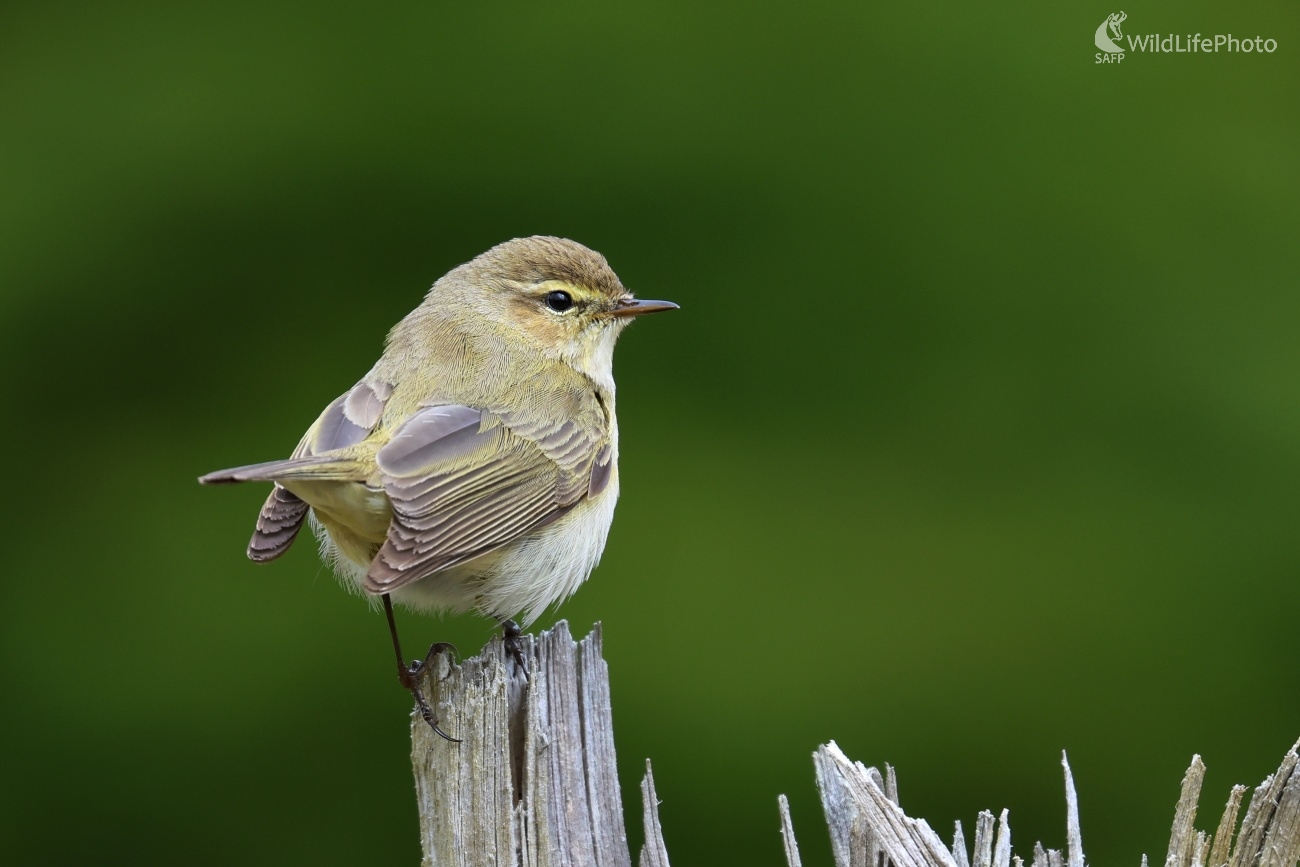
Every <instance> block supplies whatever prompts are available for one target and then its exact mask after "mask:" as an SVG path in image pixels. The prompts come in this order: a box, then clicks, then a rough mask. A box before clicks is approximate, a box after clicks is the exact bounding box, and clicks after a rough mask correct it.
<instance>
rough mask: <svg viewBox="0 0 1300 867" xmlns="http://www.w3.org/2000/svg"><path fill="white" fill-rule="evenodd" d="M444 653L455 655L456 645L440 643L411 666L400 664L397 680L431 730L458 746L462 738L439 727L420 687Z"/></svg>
mask: <svg viewBox="0 0 1300 867" xmlns="http://www.w3.org/2000/svg"><path fill="white" fill-rule="evenodd" d="M444 652H451V653H455V652H456V648H455V646H454V645H451V644H448V643H446V642H445V641H443V642H438V643H437V644H433V645H431V646H430V647H429V652H428V653H427V654H426V655H425V657H424V659H417V660H415V661H414V662H412V663H411V664H410V665H402V664H400V663H399V664H398V666H397V680H398V681H399V682H400V683H401V684H402V688H403V689H405V690H406V691H407V692H409V693H410V694H411V698H413V699H415V706H416V707H418V708H419V709H420V717H421V719H423V720H424V721H425V722H426V723H428V724H429V728H431V729H433V732H434V734H436V735H438V736H439V737H441V738H444V739H446V740H449V741H451V742H452V743H453V744H458V743H460V738H453V737H452V736H451V735H449V734H447V733H446V732H445V731H443V730H442V726H441V725H439V720H438V715H437V714H435V713H434V712H433V708H432V707H430V706H429V702H428V700H427V699H426V698H425V697H424V690H423V689H422V688H421V687H420V678H421V677H423V676H424V672H425V671H427V670H428V668H429V666H430V665H432V664H433V659H434V657H436V656H437V655H438V654H440V653H444Z"/></svg>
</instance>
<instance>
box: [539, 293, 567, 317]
mask: <svg viewBox="0 0 1300 867" xmlns="http://www.w3.org/2000/svg"><path fill="white" fill-rule="evenodd" d="M546 306H547V307H549V308H551V309H552V310H554V311H555V312H556V313H563V312H564V311H565V310H568V309H569V308H570V307H572V306H573V296H572V295H570V294H569V293H568V292H548V293H546Z"/></svg>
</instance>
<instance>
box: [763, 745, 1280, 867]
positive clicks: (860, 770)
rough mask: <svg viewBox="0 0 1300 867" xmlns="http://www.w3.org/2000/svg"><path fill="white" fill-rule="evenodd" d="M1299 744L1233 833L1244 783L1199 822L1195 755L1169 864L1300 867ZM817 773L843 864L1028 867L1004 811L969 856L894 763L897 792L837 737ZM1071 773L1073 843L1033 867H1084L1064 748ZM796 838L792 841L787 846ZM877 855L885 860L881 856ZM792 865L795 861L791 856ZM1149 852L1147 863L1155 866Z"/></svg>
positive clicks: (982, 819) (958, 834)
mask: <svg viewBox="0 0 1300 867" xmlns="http://www.w3.org/2000/svg"><path fill="white" fill-rule="evenodd" d="M1298 749H1300V743H1297V744H1296V745H1295V746H1293V747H1292V748H1291V750H1290V752H1288V753H1287V754H1286V756H1285V757H1284V758H1283V759H1282V765H1281V767H1279V768H1278V770H1277V773H1275V774H1272V775H1271V776H1269V777H1268V778H1267V779H1265V780H1264V782H1262V783H1261V784H1260V785H1259V786H1258V787H1257V788H1256V789H1255V791H1254V794H1253V795H1252V796H1251V798H1250V804H1249V806H1248V807H1247V808H1246V816H1245V818H1243V819H1242V821H1241V830H1240V831H1238V832H1237V834H1236V835H1235V845H1234V835H1233V829H1234V827H1235V825H1236V822H1237V813H1238V811H1239V810H1240V808H1241V802H1242V798H1243V796H1244V795H1245V792H1246V787H1245V786H1235V787H1233V789H1232V792H1231V793H1230V794H1229V796H1228V803H1227V806H1226V807H1225V808H1224V811H1223V815H1222V818H1220V819H1219V824H1218V827H1217V828H1216V829H1215V831H1214V833H1212V834H1211V833H1207V832H1205V831H1198V830H1196V827H1195V821H1196V811H1197V805H1198V803H1199V801H1200V795H1201V787H1202V783H1203V782H1204V780H1205V764H1204V763H1203V762H1202V761H1201V757H1200V756H1193V757H1192V763H1191V766H1190V767H1188V769H1187V774H1186V775H1185V776H1184V777H1183V783H1182V787H1181V791H1180V794H1179V798H1178V804H1177V806H1176V807H1175V810H1174V821H1173V827H1172V830H1171V833H1170V839H1169V850H1168V853H1167V854H1166V856H1165V867H1296V865H1297V864H1300V758H1298V757H1297V750H1298ZM813 764H814V766H815V767H816V771H817V788H818V790H819V791H820V792H821V797H822V809H823V810H824V811H825V813H826V824H827V826H828V827H829V829H830V835H831V849H832V853H833V855H834V858H835V865H836V867H857V865H859V864H869V865H873V867H875V865H884V867H888V865H891V864H892V865H893V867H968V865H970V867H1011V865H1012V864H1014V865H1016V867H1021V865H1022V864H1023V862H1022V860H1021V859H1020V858H1019V856H1015V855H1013V854H1012V852H1011V828H1010V825H1009V823H1008V821H1007V811H1006V810H1003V811H1002V814H1001V816H1000V817H999V819H998V820H997V823H996V832H995V824H994V819H993V814H992V813H990V812H988V811H984V812H982V813H980V814H979V817H978V819H977V820H976V822H975V845H974V851H973V853H972V854H971V857H970V858H967V855H966V837H965V834H964V833H963V831H962V827H961V823H960V822H958V823H957V827H956V831H955V832H954V834H953V844H952V847H951V848H950V849H948V848H945V847H944V846H943V844H942V843H941V842H940V841H939V838H938V836H937V835H936V834H935V833H934V832H933V831H932V830H930V826H929V825H927V824H926V823H925V822H923V821H921V820H920V819H913V818H909V817H908V816H906V815H905V814H904V813H903V811H902V809H900V808H899V806H898V804H897V795H896V792H897V782H896V780H895V779H894V776H893V773H892V771H893V769H892V768H891V769H890V774H889V779H890V783H889V786H888V789H889V790H890V791H892V792H894V793H895V797H894V798H890V797H889V793H888V792H887V790H886V787H885V785H884V784H883V783H882V781H881V776H880V772H879V771H877V770H876V769H875V768H868V767H866V766H864V765H863V764H862V763H861V762H853V761H850V760H849V759H848V757H847V756H845V755H844V753H843V752H841V751H840V748H839V747H838V746H836V745H835V743H834V741H832V742H831V743H829V744H826V745H824V746H822V747H820V748H818V750H817V752H815V753H814V754H813ZM1061 767H1062V769H1063V771H1064V774H1065V803H1066V845H1065V850H1064V852H1062V851H1061V850H1059V849H1045V848H1044V847H1043V844H1042V843H1035V844H1034V849H1033V858H1032V860H1031V861H1030V865H1031V867H1085V865H1086V862H1085V859H1084V855H1083V839H1082V833H1081V831H1080V828H1079V799H1078V794H1077V792H1076V790H1075V786H1074V776H1073V774H1072V773H1071V772H1070V763H1069V761H1068V760H1067V758H1066V757H1065V755H1064V754H1062V755H1061ZM781 797H782V808H781V810H782V812H781V815H782V822H783V825H782V834H783V836H787V837H788V839H789V840H790V841H793V837H794V829H793V828H790V829H789V830H788V831H787V830H786V828H785V823H788V820H789V809H788V805H787V804H786V803H785V801H784V797H785V796H784V795H782V796H781ZM789 846H790V843H787V850H788V848H789ZM878 856H879V859H878ZM790 863H791V864H793V863H794V862H790ZM1147 864H1148V862H1147V857H1146V855H1143V856H1142V867H1147Z"/></svg>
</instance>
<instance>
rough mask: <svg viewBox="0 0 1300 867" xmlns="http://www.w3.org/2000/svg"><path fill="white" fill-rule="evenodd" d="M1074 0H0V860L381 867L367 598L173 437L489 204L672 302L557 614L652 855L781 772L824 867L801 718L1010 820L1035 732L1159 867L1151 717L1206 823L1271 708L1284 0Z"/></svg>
mask: <svg viewBox="0 0 1300 867" xmlns="http://www.w3.org/2000/svg"><path fill="white" fill-rule="evenodd" d="M1113 11H1117V7H1111V6H1105V5H1087V4H1073V5H1072V8H1069V9H1067V8H1065V7H1063V6H1061V5H1060V4H1042V3H1028V2H1023V0H1022V2H1015V3H1010V4H1002V5H997V6H996V7H989V6H987V4H984V5H978V6H977V5H976V4H963V3H955V2H947V3H942V4H935V3H924V4H900V3H888V4H884V3H871V4H867V3H842V4H799V5H795V4H775V3H754V2H750V3H734V2H732V3H718V4H710V5H708V6H707V7H706V6H704V5H703V4H692V3H674V4H611V3H595V2H591V3H580V4H569V3H565V4H556V3H505V4H441V3H433V2H425V3H403V4H393V5H391V6H388V7H383V8H381V7H364V6H363V5H359V4H355V3H323V2H319V0H318V2H314V3H300V4H266V3H224V4H219V5H218V4H210V5H208V6H207V7H200V6H198V5H191V6H186V7H184V8H182V7H181V6H180V5H178V4H166V3H119V4H76V3H64V4H57V3H49V4H27V5H26V6H25V7H20V8H14V7H11V8H9V9H8V10H7V11H6V12H5V14H4V24H3V27H2V28H0V106H2V108H0V190H3V192H2V194H0V358H3V364H4V376H3V378H2V381H3V385H2V386H0V387H2V388H3V392H2V395H3V402H4V406H5V407H6V413H5V415H6V417H7V418H8V422H7V423H5V425H4V428H5V434H4V436H5V442H4V444H3V446H4V454H5V457H6V460H7V462H8V464H9V466H10V479H11V481H13V482H14V486H13V487H12V488H10V493H9V496H8V498H7V503H6V507H5V511H6V513H7V519H6V526H7V527H8V528H9V533H10V541H11V543H12V545H13V547H12V548H11V550H10V553H9V555H8V556H7V558H6V559H7V567H6V570H5V571H6V574H7V580H6V581H5V598H4V604H3V606H0V648H2V652H0V677H2V678H3V680H2V682H0V690H2V691H3V694H4V712H3V713H2V714H0V736H2V737H3V740H4V743H5V744H6V745H7V746H6V747H5V759H4V772H3V774H0V780H2V781H0V798H2V799H3V803H0V852H3V855H2V856H0V858H2V859H3V860H4V861H5V863H10V864H33V865H45V864H74V863H75V864H100V863H102V864H107V863H186V864H193V865H224V864H231V863H242V864H268V865H269V864H297V863H302V864H314V865H334V864H339V865H343V864H393V865H401V864H414V863H416V862H417V859H418V854H419V852H418V841H417V835H416V818H415V806H414V799H413V796H412V790H411V781H410V771H409V766H408V763H407V758H406V753H407V748H408V742H407V733H406V713H407V710H408V706H409V701H408V697H407V696H406V695H405V694H404V693H403V692H401V691H400V690H399V689H398V688H397V686H396V684H395V683H394V678H393V676H392V671H391V662H390V659H389V655H388V654H389V652H390V650H389V646H388V639H387V635H386V633H385V628H384V625H383V620H382V617H381V616H380V615H377V614H376V613H374V612H372V611H369V610H368V609H367V608H366V606H365V605H364V604H362V603H361V602H360V601H359V600H357V599H356V598H354V597H351V596H349V595H347V594H346V593H344V592H341V591H340V590H339V588H338V587H337V586H336V582H335V580H334V578H333V577H331V575H330V574H328V572H327V571H326V570H325V569H323V568H322V567H321V566H320V565H319V564H318V561H317V559H316V557H315V554H314V551H313V546H312V545H311V544H310V542H300V544H299V545H298V546H297V547H296V548H295V550H293V551H292V552H291V553H290V554H289V555H288V556H287V557H286V558H285V559H284V560H282V561H280V562H277V563H275V564H273V565H270V566H261V567H259V566H255V565H253V564H252V563H250V562H249V561H247V560H246V559H244V555H243V547H244V545H245V543H246V540H247V537H248V535H249V532H250V531H251V528H252V523H253V519H254V516H255V513H256V511H257V508H258V506H259V504H260V503H261V501H262V499H263V497H264V496H265V490H263V489H262V488H261V487H258V486H249V487H247V488H240V489H220V490H211V489H201V488H200V487H199V486H198V485H196V484H195V482H194V479H195V477H196V476H198V475H199V474H200V473H203V472H206V471H209V470H213V469H216V468H219V467H225V466H229V465H232V464H238V463H245V462H251V461H258V460H266V459H270V458H274V457H279V456H282V455H284V454H286V453H287V452H288V450H289V449H291V448H292V446H293V445H294V443H295V442H296V441H297V439H298V437H299V435H300V433H301V432H302V430H303V429H304V428H305V427H306V426H307V425H308V424H309V423H310V422H311V420H312V419H313V418H314V417H315V415H316V413H317V412H318V411H319V410H320V409H321V408H322V407H323V406H324V405H325V404H326V403H327V402H328V401H329V400H331V399H332V398H333V397H335V396H336V395H337V394H339V393H340V392H342V391H343V390H344V389H346V388H347V387H348V386H350V385H351V384H352V383H353V382H354V381H355V380H356V379H357V378H358V377H359V376H360V374H362V373H363V372H364V371H365V370H366V369H368V367H369V365H370V364H371V362H372V361H373V359H374V358H375V357H376V355H377V353H378V352H379V350H380V347H381V341H382V338H383V335H384V334H385V332H386V330H387V329H388V327H389V326H390V325H391V324H392V323H393V322H395V321H396V320H397V319H398V318H400V317H401V316H402V315H403V314H405V313H406V312H407V311H408V310H409V309H410V308H411V307H413V306H414V305H415V304H416V302H417V301H418V300H419V299H420V298H421V297H422V295H423V293H424V291H425V290H426V288H427V287H428V285H429V284H430V283H431V282H432V281H433V280H434V279H436V278H437V277H438V276H440V275H441V274H442V273H443V272H444V271H446V270H447V269H448V268H450V267H451V266H453V265H455V264H457V263H460V262H462V261H465V260H466V259H468V258H470V257H472V256H474V255H475V254H477V253H479V252H481V251H482V250H484V249H486V248H487V247H489V246H491V245H493V244H495V243H497V242H499V241H502V240H504V239H506V238H510V237H514V236H518V235H524V234H531V233H538V232H542V233H550V234H559V235H565V236H569V237H572V238H576V239H578V240H581V241H582V242H584V243H586V244H588V245H590V246H592V247H594V248H596V249H598V250H600V251H602V252H604V253H605V254H606V255H607V256H608V258H609V259H610V261H611V263H612V264H613V265H614V267H615V268H616V270H617V271H618V272H619V274H620V275H621V276H622V277H623V279H624V282H625V283H626V284H627V285H628V286H629V287H631V288H632V289H633V290H634V291H636V292H638V293H639V294H641V295H642V296H644V297H651V298H657V297H665V298H670V299H672V300H675V301H678V302H679V303H681V305H682V308H683V309H682V311H681V312H680V313H676V314H673V315H672V316H665V317H662V318H659V317H656V318H654V319H652V320H650V321H648V322H645V323H641V324H638V325H637V326H636V327H635V328H633V329H632V330H631V332H630V333H628V334H627V335H626V336H625V337H624V339H623V342H622V345H621V347H620V351H619V358H618V364H617V371H618V378H619V383H620V387H621V391H620V416H621V422H622V431H623V453H624V457H623V469H622V472H623V491H624V493H623V502H622V504H621V505H620V507H619V515H618V519H617V520H616V521H615V524H614V530H613V533H612V535H611V539H610V544H609V547H608V549H607V551H606V555H605V559H604V562H603V564H602V565H601V567H600V568H599V569H598V570H597V572H596V574H595V576H594V578H593V580H592V581H591V582H590V583H589V584H588V585H587V586H585V587H584V588H583V589H582V591H581V592H580V593H579V594H578V595H577V596H576V597H575V598H574V599H573V600H572V601H570V602H569V603H568V604H566V605H565V606H563V607H562V608H561V609H560V612H559V614H561V615H563V616H564V617H565V618H567V619H569V620H570V621H572V622H573V624H574V629H575V631H576V632H578V633H580V634H581V633H584V632H585V631H586V629H587V628H588V627H589V625H590V624H591V623H592V622H593V621H596V620H601V621H603V622H604V624H605V630H606V644H607V653H608V658H609V661H610V666H611V669H612V674H613V689H614V700H615V719H616V721H617V738H618V748H619V755H620V762H621V766H622V769H623V773H624V775H625V781H624V787H625V792H627V793H628V798H627V800H628V806H629V808H630V809H631V810H635V809H637V808H638V807H639V804H638V803H637V798H636V794H635V789H634V788H633V787H632V784H633V783H634V782H635V781H636V780H637V779H638V778H639V775H640V771H641V767H642V762H643V760H644V758H645V757H647V756H648V757H651V758H652V759H653V760H654V762H655V769H656V776H657V782H658V789H659V793H660V796H661V797H662V799H663V805H662V808H661V809H662V816H663V821H664V826H665V833H666V835H667V840H668V844H669V851H670V853H671V856H672V859H673V863H674V865H677V867H692V865H716V864H746V865H748V864H754V865H778V864H781V863H783V861H782V856H781V854H780V841H779V838H778V835H777V812H776V796H777V794H778V793H781V792H785V793H787V794H789V796H790V797H791V800H792V803H793V807H794V818H795V823H796V830H797V832H798V835H799V838H800V843H801V844H802V846H803V849H804V855H805V863H806V864H810V865H817V864H828V863H829V846H828V844H827V841H826V832H825V828H824V825H823V824H822V821H821V818H820V809H819V805H818V801H817V795H816V793H815V790H814V787H813V772H812V764H811V761H810V753H811V752H812V750H813V749H814V748H815V747H816V745H817V744H818V743H820V742H823V741H825V740H828V739H831V738H834V739H836V740H837V741H838V742H839V743H840V744H841V746H843V747H844V749H845V750H846V751H847V752H848V753H849V754H850V755H851V756H853V757H854V758H857V759H860V760H862V761H864V762H867V763H872V764H880V763H883V762H885V761H888V762H891V763H893V764H894V765H895V766H896V767H897V768H898V769H899V775H900V779H901V790H902V800H903V804H904V806H905V808H907V809H908V810H909V811H910V812H911V813H913V814H914V815H920V816H922V817H924V818H926V819H927V820H929V821H930V822H931V824H932V825H933V826H934V827H935V828H936V829H938V830H939V831H940V832H941V833H942V834H943V835H945V836H948V835H949V834H950V833H951V828H952V822H953V820H954V819H958V818H960V819H962V820H963V821H964V822H965V824H966V828H967V833H968V834H969V833H970V832H971V827H972V825H971V823H972V820H973V819H974V817H975V815H976V813H977V812H978V811H979V810H981V809H994V810H997V809H1000V808H1002V807H1004V806H1005V807H1009V808H1010V810H1011V818H1012V827H1013V829H1014V831H1015V841H1016V844H1017V845H1016V847H1017V850H1018V851H1019V852H1020V853H1022V854H1028V852H1029V847H1030V846H1032V843H1033V841H1034V840H1035V839H1040V838H1041V839H1043V840H1044V841H1045V842H1046V843H1047V844H1048V845H1049V846H1060V845H1062V844H1063V842H1064V834H1065V832H1064V814H1065V808H1064V801H1063V797H1062V787H1061V778H1060V769H1059V758H1060V751H1061V750H1062V749H1066V750H1068V751H1069V755H1070V759H1071V763H1072V765H1073V767H1074V770H1075V774H1076V777H1077V781H1078V787H1079V792H1080V799H1081V809H1082V819H1083V831H1084V843H1085V848H1086V850H1087V853H1088V855H1089V858H1090V861H1092V862H1094V863H1097V864H1103V863H1116V864H1128V865H1136V864H1137V863H1138V859H1139V856H1140V854H1141V853H1142V852H1146V853H1148V854H1150V855H1151V856H1152V858H1153V859H1155V860H1157V861H1158V860H1159V859H1160V858H1161V857H1162V855H1163V852H1164V843H1165V841H1166V840H1167V834H1168V828H1169V823H1170V820H1171V818H1172V815H1173V806H1174V801H1175V798H1176V794H1177V787H1178V782H1179V780H1180V779H1181V775H1182V772H1183V770H1184V769H1185V768H1186V766H1187V763H1188V760H1189V758H1190V757H1191V755H1192V753H1193V752H1198V751H1199V752H1201V753H1202V754H1203V755H1204V756H1205V759H1206V762H1207V763H1208V765H1209V767H1210V773H1209V778H1208V781H1207V787H1206V799H1205V800H1206V803H1205V807H1204V813H1205V816H1203V818H1202V822H1201V824H1202V825H1203V826H1206V827H1209V826H1211V825H1212V823H1213V821H1214V820H1215V818H1216V817H1217V815H1218V811H1219V809H1220V805H1221V804H1222V801H1223V799H1224V798H1225V797H1226V794H1227V791H1228V788H1229V786H1230V785H1231V784H1233V783H1237V782H1245V783H1251V784H1255V783H1258V782H1259V780H1260V779H1262V778H1263V777H1264V776H1265V774H1267V773H1269V772H1270V771H1271V770H1272V769H1274V768H1275V767H1276V765H1277V762H1278V760H1279V759H1280V757H1281V755H1282V754H1283V752H1284V751H1285V750H1286V748H1287V747H1288V746H1289V745H1290V744H1291V743H1292V742H1293V741H1294V740H1295V739H1296V737H1297V736H1298V735H1300V683H1298V681H1300V672H1298V671H1297V665H1296V661H1297V658H1298V656H1297V652H1296V643H1297V629H1296V625H1297V612H1300V581H1297V567H1298V566H1300V538H1298V534H1297V532H1296V519H1297V514H1298V512H1300V376H1297V371H1298V370H1300V340H1297V337H1296V332H1297V322H1298V319H1300V293H1297V291H1296V275H1297V272H1298V270H1300V268H1298V266H1300V244H1297V229H1298V228H1300V110H1298V108H1297V106H1298V104H1297V102H1296V93H1297V86H1298V85H1300V74H1298V73H1300V66H1298V64H1297V54H1296V48H1297V46H1300V8H1298V7H1296V6H1295V4H1293V3H1281V2H1273V3H1244V4H1227V3H1218V4H1208V3H1196V2H1194V3H1185V2H1184V3H1172V2H1164V3H1150V4H1146V5H1144V6H1142V7H1140V8H1127V9H1126V10H1125V11H1127V12H1128V15H1129V17H1128V20H1127V21H1126V22H1125V23H1124V25H1123V27H1124V30H1125V33H1131V34H1144V33H1154V32H1160V33H1171V32H1177V33H1195V32H1201V33H1227V32H1232V33H1234V34H1235V35H1250V36H1254V35H1261V36H1264V37H1269V38H1274V39H1276V40H1277V42H1278V45H1279V48H1278V50H1277V51H1276V52H1275V53H1273V54H1270V55H1264V56H1258V55H1245V54H1238V55H1226V54H1223V53H1220V54H1219V55H1217V56H1209V57H1206V56H1202V55H1143V54H1132V53H1130V54H1129V55H1128V56H1126V58H1125V60H1124V62H1123V63H1122V65H1120V66H1119V67H1115V66H1098V65H1096V63H1095V60H1094V54H1095V53H1096V49H1095V48H1094V47H1093V45H1092V34H1093V31H1094V30H1095V29H1096V27H1097V25H1098V24H1099V23H1101V21H1102V20H1104V19H1105V17H1106V15H1107V14H1109V13H1110V12H1113ZM554 619H555V616H554V615H551V616H548V617H547V618H546V619H544V620H543V622H542V624H541V625H547V624H549V623H550V622H552V621H553V620H554ZM402 625H403V628H404V630H405V635H406V640H407V642H408V643H409V644H410V645H411V646H412V647H415V646H418V645H419V644H421V643H427V642H429V641H432V640H435V639H437V640H447V641H452V642H455V643H456V644H458V645H459V646H460V647H461V648H462V650H464V651H474V650H475V649H477V648H478V647H479V646H481V645H482V643H483V642H484V641H485V640H486V639H487V638H488V637H489V635H490V632H491V628H490V624H489V623H488V622H486V621H484V620H482V619H479V618H475V617H462V618H449V619H446V620H443V621H437V620H430V619H422V618H418V617H414V616H405V617H404V618H403V619H402ZM634 816H635V813H634ZM1207 817H1208V818H1207ZM630 833H631V835H632V837H633V842H634V844H635V845H639V840H640V837H641V831H640V827H639V820H638V819H635V818H634V819H633V821H632V822H631V823H630Z"/></svg>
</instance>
